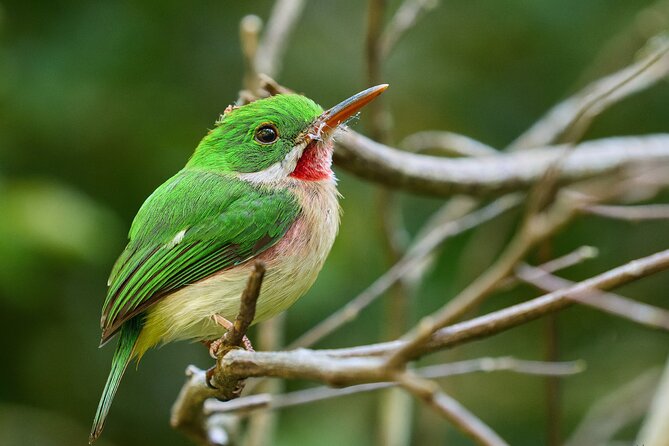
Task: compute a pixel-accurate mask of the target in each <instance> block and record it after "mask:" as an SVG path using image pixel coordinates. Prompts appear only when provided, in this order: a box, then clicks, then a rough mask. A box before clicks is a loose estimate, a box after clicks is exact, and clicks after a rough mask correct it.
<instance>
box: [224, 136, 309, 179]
mask: <svg viewBox="0 0 669 446" xmlns="http://www.w3.org/2000/svg"><path fill="white" fill-rule="evenodd" d="M306 147H307V143H306V142H303V143H300V144H298V145H296V146H295V147H293V148H292V149H290V152H288V153H287V154H286V156H285V157H284V158H283V159H282V160H281V161H277V162H276V163H274V164H272V165H271V166H269V167H268V168H266V169H263V170H261V171H258V172H246V173H239V174H237V177H238V178H239V179H241V180H244V181H248V182H250V183H254V184H274V183H277V182H279V181H281V180H283V179H285V178H286V177H288V175H290V174H291V173H293V170H295V167H296V166H297V162H298V161H299V160H300V157H301V156H302V152H304V149H305V148H306Z"/></svg>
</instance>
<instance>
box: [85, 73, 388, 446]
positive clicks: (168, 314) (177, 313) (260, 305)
mask: <svg viewBox="0 0 669 446" xmlns="http://www.w3.org/2000/svg"><path fill="white" fill-rule="evenodd" d="M387 87H388V85H386V84H384V85H379V86H376V87H372V88H369V89H367V90H365V91H362V92H360V93H358V94H356V95H354V96H352V97H350V98H349V99H347V100H345V101H343V102H341V103H340V104H338V105H336V106H334V107H332V108H331V109H329V110H327V111H323V109H322V108H321V107H320V106H319V105H317V104H316V103H315V102H314V101H312V100H311V99H308V98H306V97H304V96H301V95H297V94H286V95H277V96H272V97H269V98H266V99H260V100H257V101H255V102H252V103H250V104H247V105H243V106H235V107H228V108H227V109H226V111H225V113H224V114H223V115H222V116H221V119H219V121H218V122H217V123H216V127H215V128H214V129H213V130H211V131H210V132H209V133H208V134H207V135H206V136H205V137H204V138H203V139H202V141H201V142H200V144H199V145H198V146H197V148H196V149H195V152H194V153H193V155H192V156H191V158H190V160H189V161H188V163H187V164H186V166H185V167H184V168H183V169H182V170H181V171H179V172H178V173H177V174H176V175H174V176H173V177H172V178H170V179H169V180H167V181H166V182H165V183H164V184H162V185H161V186H160V187H158V189H156V190H155V191H154V192H153V193H152V194H151V195H150V196H149V198H148V199H147V200H146V201H145V202H144V204H143V205H142V206H141V208H140V209H139V212H138V213H137V216H136V217H135V219H134V221H133V222H132V226H131V228H130V233H129V236H128V238H129V242H128V245H127V246H126V248H125V250H124V251H123V252H122V253H121V255H120V256H119V258H118V260H117V261H116V263H115V264H114V267H113V268H112V271H111V275H110V277H109V281H108V284H107V285H108V286H109V289H108V292H107V297H106V299H105V301H104V305H103V309H102V319H101V322H100V325H101V328H102V341H101V345H103V344H105V343H106V342H108V341H109V340H110V339H111V338H112V337H114V336H115V335H116V334H117V333H118V337H119V339H118V344H117V346H116V350H115V352H114V356H113V358H112V365H111V371H110V373H109V378H108V379H107V383H106V384H105V387H104V390H103V392H102V397H101V398H100V403H99V405H98V409H97V412H96V414H95V419H94V421H93V428H92V430H91V434H90V439H89V440H90V442H93V441H95V440H96V439H97V438H98V437H99V436H100V433H101V432H102V429H103V427H104V423H105V419H106V418H107V414H108V413H109V408H110V406H111V404H112V400H113V399H114V395H115V394H116V391H117V389H118V386H119V384H120V382H121V378H122V377H123V373H124V372H125V370H126V368H127V366H128V364H129V363H130V361H131V360H132V359H133V358H136V359H137V361H139V360H140V359H141V357H142V355H143V354H144V353H145V352H146V351H147V350H148V349H149V348H151V347H154V346H156V345H157V344H162V343H167V342H172V341H178V340H186V339H188V340H201V341H208V340H213V339H217V338H220V337H221V336H222V335H223V334H224V333H225V332H226V327H225V325H227V324H222V323H221V321H224V322H228V321H229V320H231V319H233V318H234V317H235V316H236V314H237V312H238V310H239V303H240V297H241V294H242V291H243V290H244V288H245V285H246V281H247V279H248V277H249V274H250V271H251V269H252V267H253V261H254V260H256V259H257V260H261V261H262V262H264V264H265V265H266V269H267V273H266V275H265V279H264V281H263V286H262V291H261V293H260V296H259V298H258V302H257V310H256V318H255V320H254V322H260V321H263V320H266V319H268V318H270V317H272V316H273V315H275V314H277V313H279V312H281V311H283V310H285V309H287V308H288V307H289V306H290V305H292V304H293V303H294V302H295V301H296V300H297V299H298V298H299V297H300V296H302V295H303V294H304V293H305V292H306V291H307V290H308V289H309V288H310V287H311V285H312V284H313V283H314V281H315V280H316V276H317V275H318V272H319V271H320V269H321V267H322V266H323V263H324V261H325V258H326V257H327V255H328V253H329V251H330V248H331V247H332V244H333V242H334V239H335V236H336V234H337V230H338V227H339V204H338V201H337V198H338V193H337V189H336V179H335V176H334V173H333V172H332V169H331V165H332V153H333V147H334V146H333V141H332V135H333V133H334V130H335V129H336V128H337V127H338V126H340V125H341V124H342V123H344V122H346V121H347V120H348V119H349V118H350V117H351V116H353V115H354V114H355V113H357V112H358V110H360V109H361V108H362V107H363V106H364V105H366V104H367V103H369V102H370V101H372V100H373V99H374V98H375V97H377V96H378V95H379V94H381V93H382V92H383V91H384V90H385V89H386V88H387Z"/></svg>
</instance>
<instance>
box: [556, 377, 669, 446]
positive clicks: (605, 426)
mask: <svg viewBox="0 0 669 446" xmlns="http://www.w3.org/2000/svg"><path fill="white" fill-rule="evenodd" d="M659 378H660V370H659V368H653V369H650V370H646V371H644V372H643V373H642V374H640V375H639V376H637V377H635V378H634V379H632V380H630V381H629V382H626V383H624V384H622V385H619V386H615V388H614V390H613V391H612V392H611V393H609V394H606V395H604V396H603V397H602V398H601V399H599V400H597V401H596V402H595V403H594V404H593V405H592V407H590V409H588V412H587V413H586V415H585V417H583V420H582V421H581V422H580V424H579V425H578V426H577V427H576V429H575V430H574V433H573V434H572V435H571V436H570V437H569V439H568V440H567V441H566V442H565V446H593V445H608V444H610V441H611V440H612V439H613V437H614V436H615V435H616V433H618V432H619V431H620V430H621V429H623V428H624V427H625V426H628V425H629V424H631V423H633V422H634V421H636V420H638V419H639V418H641V417H642V416H643V414H644V413H645V412H646V411H647V410H648V406H649V405H650V400H651V399H652V397H653V393H654V390H655V387H656V385H657V383H658V381H659ZM662 423H666V418H664V419H663V420H662ZM634 444H638V445H644V444H645V445H648V446H650V444H651V443H643V442H638V441H637V442H636V443H634Z"/></svg>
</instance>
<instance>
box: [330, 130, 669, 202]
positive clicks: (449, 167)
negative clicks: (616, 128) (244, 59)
mask: <svg viewBox="0 0 669 446" xmlns="http://www.w3.org/2000/svg"><path fill="white" fill-rule="evenodd" d="M336 142H337V150H336V151H335V162H336V163H337V164H338V165H339V166H340V167H342V168H344V169H346V170H348V171H350V172H352V173H354V174H356V175H358V176H360V177H362V178H365V179H368V180H371V181H374V182H378V183H381V184H385V185H387V186H391V187H395V188H400V189H403V190H406V191H411V192H416V193H421V194H428V195H436V196H443V197H447V196H451V195H453V194H457V193H461V194H469V195H476V196H485V195H488V196H489V195H500V194H502V193H505V192H509V191H514V190H516V191H517V190H525V189H527V188H528V186H530V185H531V184H534V183H536V182H537V181H539V180H540V179H541V178H542V176H543V175H544V173H545V171H546V169H547V167H548V166H549V165H551V164H552V163H554V162H555V160H556V159H558V158H560V157H562V156H563V155H564V153H563V152H564V151H565V150H567V147H566V146H554V147H545V148H538V149H535V150H531V151H527V152H523V153H518V152H514V153H503V152H501V153H500V154H499V155H497V156H487V157H479V158H442V157H436V156H429V155H418V154H413V153H408V152H403V151H400V150H397V149H394V148H392V147H388V146H385V145H383V144H380V143H377V142H374V141H372V140H371V139H368V138H366V137H364V136H362V135H360V134H357V133H355V132H353V131H350V130H349V131H346V132H338V133H337V140H336ZM666 161H669V134H656V135H646V136H626V137H615V138H604V139H599V140H592V141H587V142H583V143H581V144H578V145H575V146H574V147H573V149H572V151H571V153H570V154H569V157H568V158H567V159H566V160H565V162H564V164H563V166H562V168H561V170H560V172H559V180H560V182H561V183H567V182H573V181H576V180H581V179H585V178H590V177H593V176H596V175H601V174H604V173H608V172H611V171H613V170H616V169H620V168H623V167H632V166H635V165H637V166H638V165H640V164H651V163H660V162H666Z"/></svg>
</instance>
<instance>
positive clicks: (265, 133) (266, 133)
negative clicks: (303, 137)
mask: <svg viewBox="0 0 669 446" xmlns="http://www.w3.org/2000/svg"><path fill="white" fill-rule="evenodd" d="M255 138H256V141H258V142H259V143H260V144H272V143H273V142H274V141H276V140H277V139H279V131H278V130H277V129H276V127H275V126H274V124H263V125H261V126H260V127H258V128H257V129H256V135H255Z"/></svg>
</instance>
